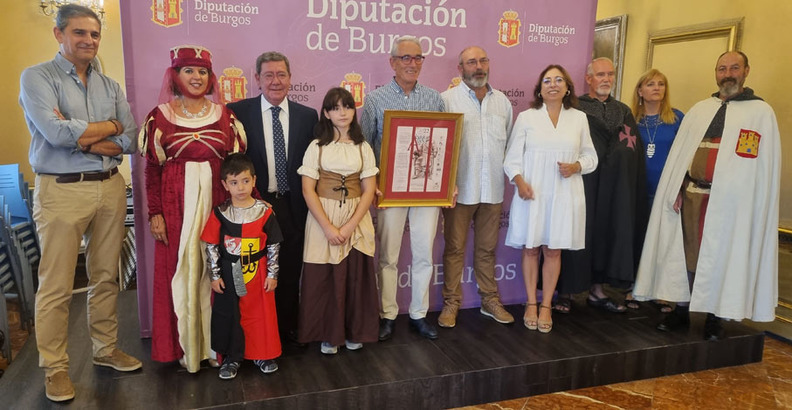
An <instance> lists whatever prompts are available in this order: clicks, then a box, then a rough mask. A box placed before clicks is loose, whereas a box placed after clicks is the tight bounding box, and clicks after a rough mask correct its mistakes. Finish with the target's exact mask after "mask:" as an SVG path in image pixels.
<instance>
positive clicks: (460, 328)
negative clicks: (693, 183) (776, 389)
mask: <svg viewBox="0 0 792 410" xmlns="http://www.w3.org/2000/svg"><path fill="white" fill-rule="evenodd" d="M580 302H581V301H580V300H577V301H576V303H575V304H574V306H573V310H574V311H573V313H572V314H570V315H560V314H556V315H555V316H554V321H555V326H554V328H553V331H552V332H551V333H550V334H547V335H543V334H540V333H538V332H535V331H529V330H527V329H526V328H525V327H523V326H522V325H521V324H519V323H518V324H515V325H512V326H504V325H500V324H498V323H496V322H494V321H492V320H491V319H489V318H487V317H485V316H483V315H481V314H480V313H479V312H478V310H477V309H469V310H463V311H462V312H461V313H460V317H459V319H458V325H457V327H456V328H454V329H441V331H440V338H439V339H438V340H436V341H429V340H425V339H422V338H420V337H419V336H418V335H417V334H415V333H412V332H410V331H409V330H408V328H407V320H406V318H405V317H403V316H400V317H399V318H398V319H397V326H396V332H395V334H394V338H393V339H392V340H390V341H387V342H383V343H375V344H370V345H366V346H365V347H364V348H363V349H362V350H361V351H356V352H350V351H346V350H344V349H341V351H340V352H339V354H338V355H336V356H324V355H322V354H321V353H320V352H319V346H318V345H317V344H312V345H310V346H308V347H307V348H302V349H301V348H297V347H293V346H285V351H284V356H283V357H282V358H281V359H279V360H278V363H279V364H280V370H279V371H278V372H276V373H274V374H272V375H263V374H261V373H260V372H259V371H258V369H256V368H255V367H254V366H253V365H252V363H249V362H248V363H245V364H244V365H243V366H242V368H241V369H240V374H239V376H238V377H237V378H236V379H235V380H233V381H222V380H220V379H218V378H217V372H216V369H210V368H208V367H207V368H205V369H203V370H201V371H200V372H199V373H197V374H189V373H187V372H185V371H184V370H182V369H181V367H179V365H178V364H176V363H170V364H161V363H154V362H152V361H151V360H150V359H149V354H150V342H149V341H148V340H141V339H139V337H138V327H137V316H136V312H137V307H136V295H135V293H134V292H131V291H126V292H122V294H121V296H120V298H119V320H120V322H121V323H120V324H121V327H120V338H121V341H120V347H121V348H122V349H124V350H125V351H127V352H128V353H131V354H133V355H136V356H137V357H139V358H141V359H142V360H143V361H144V365H143V369H142V370H140V371H136V372H132V373H119V372H116V371H114V370H112V369H108V368H103V367H96V366H93V365H92V364H91V356H90V355H91V352H90V340H89V337H88V334H87V325H86V322H85V310H86V309H85V295H84V294H80V295H76V296H75V298H74V301H73V303H72V309H71V320H70V322H71V323H70V329H71V334H70V339H69V355H70V358H71V359H70V362H71V366H72V367H71V369H70V374H71V377H72V379H73V381H74V383H75V388H76V391H77V395H76V398H75V399H74V400H73V401H71V402H67V403H66V406H68V407H73V408H80V409H84V408H97V409H109V408H114V409H121V408H123V409H159V408H168V409H177V408H205V407H226V408H312V409H313V408H338V409H347V408H363V409H383V408H411V409H414V408H448V407H455V406H463V405H472V404H478V403H488V402H495V401H500V400H507V399H512V398H519V397H527V396H533V395H539V394H545V393H551V392H556V391H564V390H571V389H579V388H585V387H591V386H599V385H605V384H611V383H618V382H624V381H630V380H640V379H647V378H653V377H659V376H664V375H670V374H679V373H686V372H692V371H699V370H705V369H711V368H718V367H724V366H733V365H739V364H745V363H752V362H757V361H761V359H762V348H763V344H764V336H763V335H762V334H761V333H760V332H758V331H756V330H752V329H749V328H747V327H745V326H742V325H740V324H737V323H727V324H726V330H727V338H726V339H724V340H721V341H718V342H705V341H703V340H702V338H701V334H702V324H703V323H702V322H703V317H702V316H700V315H695V316H694V323H693V324H692V326H691V328H690V330H689V331H686V332H680V333H670V334H668V333H661V332H658V331H656V330H655V329H654V325H655V324H656V322H657V321H658V320H659V319H660V314H659V313H658V312H657V311H656V310H655V309H653V308H651V307H643V308H642V309H641V310H639V311H634V312H633V311H631V312H628V313H627V314H623V315H614V314H609V313H606V312H602V311H598V310H593V309H590V308H588V307H586V306H585V305H584V304H582V303H580ZM508 309H509V310H510V311H511V312H512V313H513V314H514V315H515V316H516V317H518V318H520V317H522V309H523V307H522V306H510V307H508ZM436 317H437V314H436V313H430V315H429V318H430V319H431V320H436ZM43 378H44V377H43V372H42V370H41V369H40V368H39V367H38V354H37V352H36V349H35V343H34V341H33V339H32V338H31V339H30V340H29V341H28V343H27V344H26V345H25V347H24V348H23V349H22V350H21V351H20V353H19V355H18V356H17V357H16V358H15V360H14V362H13V363H12V364H11V366H10V367H9V368H8V369H7V371H6V374H5V375H4V376H3V377H2V379H0V398H2V404H0V407H3V408H21V409H31V408H49V407H52V406H54V405H53V404H52V403H51V402H50V401H48V400H47V399H46V397H45V395H44V383H43Z"/></svg>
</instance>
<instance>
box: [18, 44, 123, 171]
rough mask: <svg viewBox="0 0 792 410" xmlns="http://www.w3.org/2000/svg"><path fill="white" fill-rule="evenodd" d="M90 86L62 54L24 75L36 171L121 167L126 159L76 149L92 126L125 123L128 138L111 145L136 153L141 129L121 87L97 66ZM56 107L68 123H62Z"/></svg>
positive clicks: (22, 96)
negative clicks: (82, 136)
mask: <svg viewBox="0 0 792 410" xmlns="http://www.w3.org/2000/svg"><path fill="white" fill-rule="evenodd" d="M87 81H88V84H86V85H84V84H83V83H82V81H80V77H79V76H78V75H77V71H76V69H75V67H74V64H72V63H71V62H70V61H69V60H67V59H66V58H65V57H63V56H62V55H61V54H60V53H58V54H57V55H55V59H54V60H51V61H48V62H46V63H42V64H39V65H35V66H33V67H30V68H27V69H25V71H23V72H22V78H21V80H20V91H19V104H20V105H21V106H22V109H23V110H24V111H25V121H26V122H27V125H28V129H30V135H31V137H32V139H31V141H30V151H29V152H28V158H29V160H30V165H31V166H32V167H33V170H34V171H35V172H37V173H45V174H66V173H72V172H95V171H107V170H110V169H112V168H113V167H115V166H117V165H118V164H120V163H121V160H122V157H123V155H117V156H113V157H108V156H103V155H98V154H89V153H84V152H82V151H80V150H79V149H77V140H78V139H79V138H80V136H81V135H82V134H83V133H84V132H85V130H86V129H87V128H88V123H90V122H99V121H107V120H113V119H115V120H118V121H120V122H121V124H122V125H123V126H124V133H123V134H121V135H118V136H114V137H108V138H107V140H108V141H112V142H114V143H115V144H117V145H118V146H119V147H121V151H122V152H123V153H124V154H132V153H134V152H135V150H136V149H137V140H136V138H135V136H136V135H135V134H136V133H137V127H136V125H135V120H134V118H132V111H131V110H130V108H129V103H127V100H126V97H125V96H124V92H123V91H122V90H121V86H120V85H118V83H117V82H115V81H114V80H112V79H110V78H108V77H105V76H104V75H102V74H99V73H98V72H97V71H95V70H93V68H92V67H90V68H88V80H87ZM56 108H57V109H58V111H60V112H61V114H63V116H64V117H66V119H65V120H61V119H59V118H58V116H57V115H56V114H55V112H54V111H53V110H54V109H56Z"/></svg>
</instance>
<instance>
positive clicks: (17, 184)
mask: <svg viewBox="0 0 792 410" xmlns="http://www.w3.org/2000/svg"><path fill="white" fill-rule="evenodd" d="M0 195H3V196H4V197H5V199H6V204H8V208H9V211H11V220H10V221H7V222H8V223H10V224H11V225H12V226H14V225H16V224H18V223H22V222H27V223H33V218H32V217H31V215H30V208H29V207H28V204H27V203H26V202H25V197H27V196H28V195H29V193H27V192H24V181H23V180H22V178H21V174H20V173H19V164H5V165H0Z"/></svg>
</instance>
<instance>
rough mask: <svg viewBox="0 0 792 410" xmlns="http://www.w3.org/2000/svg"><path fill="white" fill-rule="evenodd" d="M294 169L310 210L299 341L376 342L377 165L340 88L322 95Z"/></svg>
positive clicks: (330, 350) (332, 348) (331, 345)
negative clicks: (317, 116) (312, 137)
mask: <svg viewBox="0 0 792 410" xmlns="http://www.w3.org/2000/svg"><path fill="white" fill-rule="evenodd" d="M315 134H316V137H317V139H315V140H314V141H312V142H311V145H309V146H308V150H307V151H306V152H305V156H304V158H303V165H302V166H301V167H300V168H299V169H298V170H297V173H299V174H300V175H302V184H303V196H304V197H305V203H306V204H307V205H308V209H309V211H310V213H309V214H308V219H307V221H306V226H305V251H304V252H303V259H304V268H303V276H302V286H301V292H300V320H299V321H298V323H299V325H300V329H299V332H298V334H299V335H300V341H301V342H304V343H307V342H313V341H321V342H322V344H321V352H322V353H324V354H335V353H337V352H338V346H339V345H345V346H346V348H347V349H348V350H357V349H360V348H361V347H363V343H368V342H376V341H377V340H378V331H379V322H378V321H379V314H378V311H379V300H378V293H377V285H376V277H375V275H374V272H375V271H374V225H373V223H372V220H371V215H370V214H369V207H370V206H371V202H372V200H373V199H374V192H375V190H376V183H375V181H374V177H375V176H376V175H377V173H378V172H379V170H378V169H377V167H376V163H375V160H374V152H373V151H372V149H371V147H370V146H369V145H368V143H366V142H365V141H364V139H363V133H362V131H361V129H360V125H359V124H358V122H357V115H356V112H355V100H354V98H353V97H352V94H350V93H349V91H347V90H346V89H344V88H333V89H331V90H330V91H328V92H327V95H325V98H324V102H323V103H322V115H321V118H320V120H319V123H318V124H317V126H316V131H315Z"/></svg>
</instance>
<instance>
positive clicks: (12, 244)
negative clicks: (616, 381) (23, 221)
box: [0, 196, 35, 330]
mask: <svg viewBox="0 0 792 410" xmlns="http://www.w3.org/2000/svg"><path fill="white" fill-rule="evenodd" d="M4 199H5V198H4V197H3V196H0V209H2V215H1V216H0V241H2V242H4V243H5V244H6V247H7V248H8V250H9V252H8V254H9V255H11V257H10V260H11V263H12V266H14V269H12V271H13V277H14V285H15V287H16V289H17V297H18V300H19V306H20V312H21V322H22V328H23V329H27V330H29V329H30V328H31V326H32V325H33V316H34V310H35V289H34V285H33V269H32V267H31V266H30V264H29V263H27V259H26V257H25V254H24V252H22V250H21V248H20V245H19V238H18V237H17V236H16V234H15V233H14V230H13V229H12V228H11V226H10V225H9V224H8V222H7V221H8V220H9V219H10V210H9V206H8V204H6V203H3V202H4Z"/></svg>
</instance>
